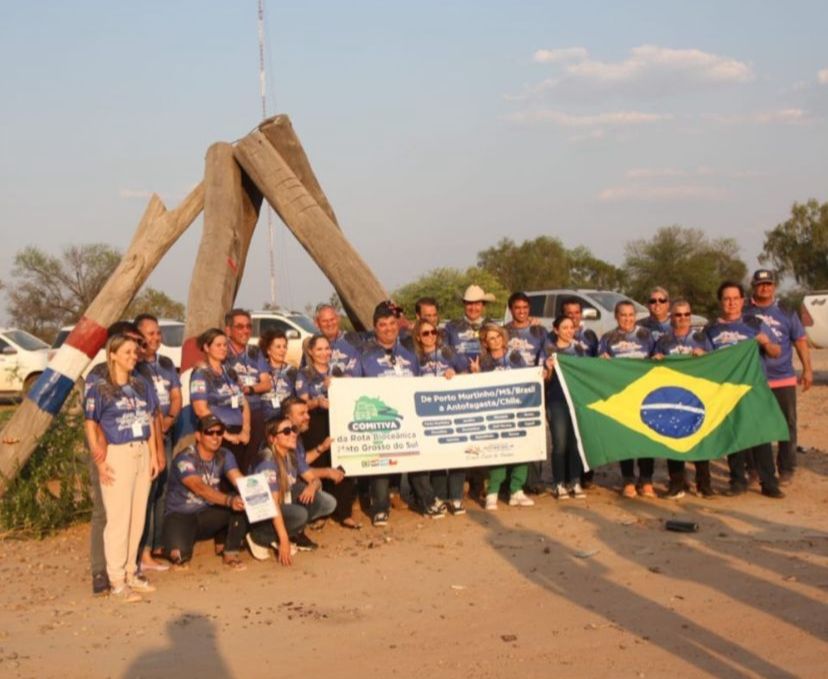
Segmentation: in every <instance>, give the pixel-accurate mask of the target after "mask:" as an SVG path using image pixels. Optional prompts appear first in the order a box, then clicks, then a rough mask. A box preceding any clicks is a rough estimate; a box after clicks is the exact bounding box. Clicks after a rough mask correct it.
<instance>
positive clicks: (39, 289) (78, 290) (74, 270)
mask: <svg viewBox="0 0 828 679" xmlns="http://www.w3.org/2000/svg"><path fill="white" fill-rule="evenodd" d="M120 259H121V255H120V253H119V252H118V251H117V250H115V249H114V248H111V247H110V246H108V245H104V244H101V243H96V244H92V245H73V246H70V247H67V248H64V250H63V252H62V253H61V254H60V255H59V256H55V255H50V254H48V253H46V252H44V251H43V250H41V249H40V248H36V247H31V246H30V247H27V248H24V249H23V250H21V251H20V252H18V253H17V254H16V255H15V258H14V266H13V268H12V276H13V278H14V280H13V281H12V282H10V283H9V284H8V291H7V296H8V300H9V305H8V311H9V316H10V317H11V320H12V322H13V323H14V324H15V325H16V326H18V327H20V328H23V329H24V330H27V331H28V332H30V333H32V334H33V335H37V336H38V337H42V338H43V339H45V340H47V341H51V340H52V339H53V338H54V336H55V334H56V332H57V331H58V329H60V327H61V326H62V325H66V324H67V323H74V322H75V321H77V320H78V318H80V316H81V314H82V313H83V311H84V310H85V309H86V308H87V307H88V306H89V303H90V302H91V301H92V300H93V299H94V298H95V295H97V294H98V291H99V290H100V289H101V288H102V287H103V285H104V283H106V280H107V279H108V278H109V276H110V274H111V273H112V271H113V270H114V269H115V267H116V266H117V265H118V262H119V261H120Z"/></svg>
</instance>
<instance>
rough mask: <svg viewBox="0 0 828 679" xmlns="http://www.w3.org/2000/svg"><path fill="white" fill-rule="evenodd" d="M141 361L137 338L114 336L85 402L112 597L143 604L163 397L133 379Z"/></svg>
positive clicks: (87, 437) (150, 590)
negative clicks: (142, 562) (142, 549)
mask: <svg viewBox="0 0 828 679" xmlns="http://www.w3.org/2000/svg"><path fill="white" fill-rule="evenodd" d="M137 361H138V344H137V342H136V341H135V340H134V339H133V338H131V337H127V336H126V335H115V336H113V337H111V338H110V339H109V341H108V342H107V344H106V363H107V368H108V374H107V376H106V378H105V379H103V380H101V381H99V382H97V383H95V384H93V385H92V386H91V387H90V388H89V390H88V391H87V393H86V397H85V400H84V414H85V419H86V421H85V424H84V429H85V433H86V439H87V441H88V443H89V449H90V451H91V452H92V459H93V460H94V461H95V464H96V465H97V467H98V474H99V476H100V482H101V496H102V498H103V504H104V508H105V509H106V528H105V529H104V534H103V538H104V553H105V555H106V570H107V575H108V576H109V582H110V583H111V585H112V595H113V596H115V597H117V598H119V599H120V600H121V601H124V602H127V603H132V602H135V601H140V600H141V596H140V594H139V593H138V592H152V591H154V590H155V588H154V587H153V586H152V585H150V584H149V582H148V581H147V580H146V579H144V578H142V577H139V576H138V575H137V574H136V571H137V557H138V546H139V544H140V541H141V534H142V533H143V531H144V519H145V517H146V511H147V499H148V497H149V490H150V484H151V483H152V479H154V478H155V477H156V476H157V475H158V471H159V467H158V455H157V450H156V443H157V441H158V440H159V437H160V434H159V432H158V431H157V427H156V413H157V411H158V397H157V396H156V394H155V391H154V389H153V388H152V387H151V386H150V385H149V384H148V383H147V382H146V381H145V380H143V379H141V378H139V377H136V376H133V370H134V369H135V364H136V363H137Z"/></svg>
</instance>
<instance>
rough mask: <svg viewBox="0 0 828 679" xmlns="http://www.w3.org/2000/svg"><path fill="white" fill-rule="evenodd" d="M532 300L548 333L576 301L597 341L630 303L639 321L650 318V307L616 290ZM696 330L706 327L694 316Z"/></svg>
mask: <svg viewBox="0 0 828 679" xmlns="http://www.w3.org/2000/svg"><path fill="white" fill-rule="evenodd" d="M526 295H527V296H528V297H529V313H530V314H531V315H532V316H533V317H534V318H537V319H538V320H539V321H540V322H541V323H542V324H543V326H544V327H545V328H546V329H547V330H552V321H554V320H555V318H556V317H557V316H559V315H560V314H561V313H562V311H563V302H564V300H566V299H568V298H571V297H572V298H575V299H577V300H579V301H580V302H581V307H582V308H583V313H582V320H583V324H584V325H585V326H586V327H587V328H590V329H591V330H592V331H593V332H595V334H596V335H598V337H600V336H601V335H603V334H604V333H605V332H609V331H610V330H612V329H613V328H615V327H616V322H615V305H616V304H617V303H618V302H620V301H622V300H627V301H630V302H632V303H633V306H634V307H635V316H636V318H638V319H642V318H646V317H647V316H648V315H649V311H648V310H647V307H645V306H644V305H643V304H639V303H638V302H636V301H635V300H634V299H630V298H629V297H628V296H627V295H622V294H621V293H620V292H615V291H614V290H587V289H582V288H581V289H578V290H568V289H558V290H535V291H532V292H527V293H526ZM511 320H512V314H511V313H510V312H509V309H506V315H505V317H504V322H509V321H511ZM692 321H693V326H694V327H702V326H703V325H704V324H705V323H707V319H706V318H705V317H704V316H697V315H696V314H693V317H692Z"/></svg>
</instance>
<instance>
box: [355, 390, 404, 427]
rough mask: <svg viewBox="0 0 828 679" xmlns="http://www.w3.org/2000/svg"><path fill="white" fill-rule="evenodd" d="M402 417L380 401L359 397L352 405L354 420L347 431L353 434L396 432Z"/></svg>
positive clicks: (368, 397)
mask: <svg viewBox="0 0 828 679" xmlns="http://www.w3.org/2000/svg"><path fill="white" fill-rule="evenodd" d="M402 419H403V416H402V415H400V413H399V412H397V410H395V409H394V408H392V407H391V406H389V405H387V404H386V403H384V402H383V401H382V400H381V399H378V398H371V397H370V396H361V397H360V398H359V399H358V400H357V402H356V404H355V405H354V419H353V420H351V422H349V423H348V429H350V430H351V431H354V432H383V431H396V430H398V429H399V428H400V426H401V424H400V421H401V420H402Z"/></svg>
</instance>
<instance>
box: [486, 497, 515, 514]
mask: <svg viewBox="0 0 828 679" xmlns="http://www.w3.org/2000/svg"><path fill="white" fill-rule="evenodd" d="M510 504H511V503H510ZM486 509H487V510H488V511H490V512H496V511H497V493H489V494H488V495H487V496H486Z"/></svg>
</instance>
